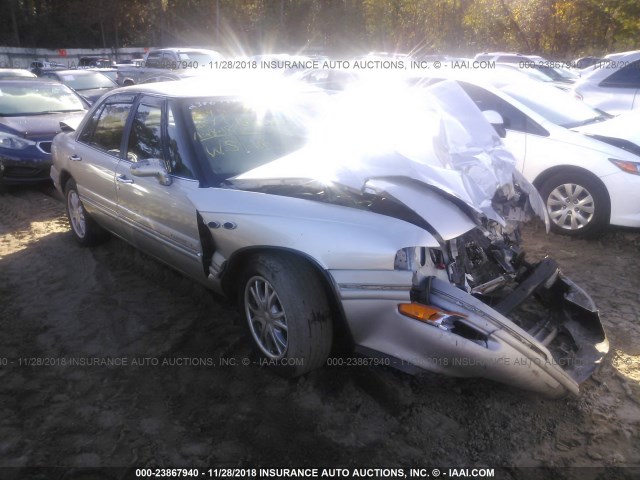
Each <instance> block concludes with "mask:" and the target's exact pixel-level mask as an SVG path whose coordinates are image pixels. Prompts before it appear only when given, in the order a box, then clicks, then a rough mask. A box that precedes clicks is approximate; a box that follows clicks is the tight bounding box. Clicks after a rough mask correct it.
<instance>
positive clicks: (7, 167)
mask: <svg viewBox="0 0 640 480" xmlns="http://www.w3.org/2000/svg"><path fill="white" fill-rule="evenodd" d="M86 109H87V103H86V102H85V101H84V100H82V99H81V98H80V97H79V96H78V95H77V94H76V93H74V92H73V91H72V90H71V89H70V88H68V87H66V86H65V85H62V84H60V83H58V82H49V81H43V80H0V186H2V185H20V184H36V183H40V182H48V181H50V178H49V170H50V168H51V143H52V141H53V137H55V136H56V135H57V134H58V133H60V131H61V128H60V122H64V123H67V124H70V125H76V124H78V123H79V122H80V120H82V118H83V117H84V114H85V113H86Z"/></svg>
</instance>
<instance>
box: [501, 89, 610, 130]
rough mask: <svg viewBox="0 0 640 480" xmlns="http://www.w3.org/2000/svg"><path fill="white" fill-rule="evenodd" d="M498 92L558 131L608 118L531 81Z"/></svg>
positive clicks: (574, 99) (565, 95) (562, 94)
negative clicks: (557, 128)
mask: <svg viewBox="0 0 640 480" xmlns="http://www.w3.org/2000/svg"><path fill="white" fill-rule="evenodd" d="M499 88H500V90H502V91H503V92H504V93H506V94H507V95H509V96H510V97H512V98H515V99H516V100H517V101H519V102H520V103H522V104H523V105H526V106H527V107H529V108H530V109H531V110H533V111H534V112H536V113H537V114H538V115H541V116H542V117H544V118H545V119H547V120H549V121H550V122H552V123H555V124H556V125H560V126H561V127H566V128H572V127H577V126H579V125H586V124H588V123H593V122H597V121H600V120H604V119H605V118H608V117H607V115H606V114H604V112H601V111H599V110H596V109H594V108H592V107H590V106H589V105H587V104H586V103H583V102H581V101H580V100H578V99H576V98H574V97H572V96H571V95H569V94H567V93H566V92H563V91H562V90H559V89H557V88H555V87H552V86H549V85H545V84H540V83H537V82H533V81H532V82H518V83H509V84H506V85H502V86H500V87H499Z"/></svg>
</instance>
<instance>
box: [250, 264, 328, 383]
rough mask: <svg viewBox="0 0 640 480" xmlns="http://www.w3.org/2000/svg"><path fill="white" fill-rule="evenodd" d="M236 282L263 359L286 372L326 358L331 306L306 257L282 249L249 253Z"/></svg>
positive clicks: (290, 373)
mask: <svg viewBox="0 0 640 480" xmlns="http://www.w3.org/2000/svg"><path fill="white" fill-rule="evenodd" d="M241 286H242V288H241V290H240V304H241V306H242V310H243V313H244V315H245V321H246V325H247V327H248V329H249V337H250V339H251V341H252V344H253V347H254V349H255V350H256V352H257V353H258V355H260V357H261V358H262V359H263V360H262V361H261V363H262V364H266V365H269V366H272V367H274V368H275V369H276V371H277V372H278V373H279V374H281V375H283V376H285V377H296V376H299V375H302V374H305V373H307V372H309V371H311V370H314V369H316V368H319V367H321V366H322V365H324V364H325V362H326V360H327V356H328V355H329V352H330V350H331V342H332V337H333V324H332V319H331V309H330V307H329V302H328V299H327V295H326V293H325V289H324V286H323V284H322V282H321V281H320V278H319V277H318V274H317V273H316V271H315V270H314V269H313V268H312V267H311V266H310V265H309V264H308V263H306V262H304V261H303V260H301V259H298V258H295V257H289V256H286V255H278V254H259V255H254V256H253V257H251V258H250V259H249V261H248V263H247V267H246V268H245V270H244V273H243V275H242V282H241Z"/></svg>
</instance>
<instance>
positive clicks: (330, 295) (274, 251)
mask: <svg viewBox="0 0 640 480" xmlns="http://www.w3.org/2000/svg"><path fill="white" fill-rule="evenodd" d="M265 253H266V254H269V255H277V256H283V257H289V258H292V257H293V258H295V259H297V260H300V261H303V262H305V263H306V264H307V265H309V266H311V268H313V270H314V271H315V272H316V273H317V275H318V278H319V279H320V282H321V283H322V285H323V287H324V290H325V295H326V296H327V300H328V301H329V305H330V307H331V318H332V320H333V332H334V333H333V335H334V338H333V344H334V347H333V351H343V350H347V349H350V348H351V347H352V346H353V339H352V337H351V332H350V330H349V326H348V325H347V322H346V320H345V315H344V311H343V310H342V306H341V305H340V302H339V301H338V292H337V291H336V290H335V288H334V285H333V282H332V281H331V278H330V276H329V273H328V272H327V271H326V270H325V269H324V268H322V267H321V266H320V265H318V264H317V263H316V262H315V261H314V260H313V259H312V258H310V257H308V256H306V255H304V254H302V253H300V252H298V251H294V250H288V249H286V248H278V247H259V248H250V249H245V250H242V251H240V252H237V253H236V254H234V255H233V256H232V257H231V259H229V261H228V262H227V264H226V266H225V268H224V272H223V277H222V289H223V290H224V293H225V295H226V296H227V297H228V298H230V299H232V300H236V299H238V298H239V297H238V295H239V293H240V292H239V285H238V283H239V281H240V276H241V275H242V272H243V271H244V269H245V267H246V265H247V263H248V262H249V260H250V258H251V257H252V256H253V255H256V254H265Z"/></svg>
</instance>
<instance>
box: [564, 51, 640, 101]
mask: <svg viewBox="0 0 640 480" xmlns="http://www.w3.org/2000/svg"><path fill="white" fill-rule="evenodd" d="M572 90H573V93H574V94H575V95H576V97H578V98H580V99H581V100H583V101H584V102H585V103H588V104H589V105H591V106H592V107H595V108H599V109H600V110H604V111H605V112H608V113H612V114H616V113H623V112H628V111H629V110H635V109H639V108H640V96H639V93H640V50H635V51H631V52H624V53H618V54H613V55H607V56H606V57H605V58H604V60H603V61H602V62H601V63H597V64H596V65H594V66H593V67H591V71H590V72H589V73H587V74H583V75H582V76H581V77H580V79H579V80H578V81H576V83H575V84H574V85H573V89H572Z"/></svg>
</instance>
